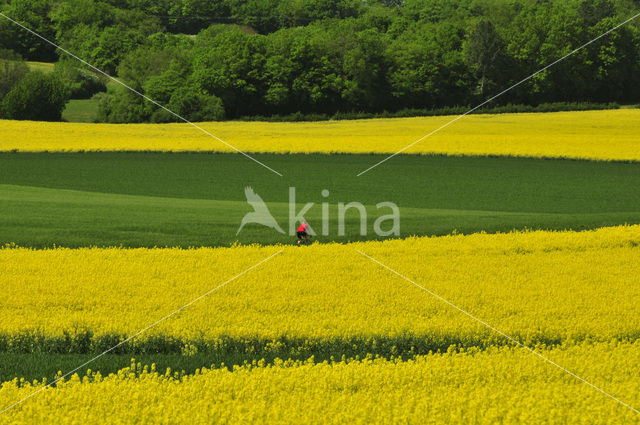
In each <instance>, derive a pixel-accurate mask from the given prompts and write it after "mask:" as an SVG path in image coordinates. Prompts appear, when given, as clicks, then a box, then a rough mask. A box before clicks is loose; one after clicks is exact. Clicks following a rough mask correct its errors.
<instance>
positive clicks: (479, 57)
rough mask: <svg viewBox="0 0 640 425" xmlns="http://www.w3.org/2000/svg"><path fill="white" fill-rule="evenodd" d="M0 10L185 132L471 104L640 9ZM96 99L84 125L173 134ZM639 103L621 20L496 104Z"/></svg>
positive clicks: (109, 98)
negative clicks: (92, 122)
mask: <svg viewBox="0 0 640 425" xmlns="http://www.w3.org/2000/svg"><path fill="white" fill-rule="evenodd" d="M1 7H2V10H3V12H4V13H6V14H7V15H9V16H11V17H12V18H14V19H16V20H19V21H21V22H24V24H25V25H28V26H29V27H31V28H33V29H34V30H35V31H38V32H39V33H41V34H43V35H44V36H47V37H50V38H51V39H54V40H56V42H58V43H59V44H60V45H61V46H63V47H65V48H67V49H68V50H70V51H72V52H74V53H76V54H77V55H78V56H80V57H82V58H84V59H86V60H87V61H88V62H90V63H92V64H94V65H95V66H97V67H98V68H100V69H103V70H104V71H106V72H108V73H111V74H117V76H118V77H119V78H121V79H122V80H123V81H124V82H126V83H127V84H129V85H131V86H132V87H133V88H134V89H136V90H138V91H140V92H141V93H144V94H145V95H147V96H149V97H151V98H153V99H155V100H156V101H158V102H159V103H161V104H163V105H166V106H167V107H168V108H169V109H171V110H173V111H175V112H176V113H178V114H180V115H182V116H184V117H185V118H187V119H189V120H216V119H235V118H240V117H255V116H261V117H269V116H271V115H287V114H303V115H304V114H323V115H328V116H332V115H336V114H338V115H339V114H343V115H344V114H349V113H364V114H383V113H393V112H395V111H401V110H406V109H414V110H424V111H428V110H434V109H438V108H455V107H461V106H464V105H473V104H477V103H479V102H481V101H483V100H485V99H487V98H489V97H491V96H492V95H495V94H496V93H498V92H500V91H501V90H503V89H504V88H506V87H509V86H510V85H512V84H514V83H516V82H518V81H520V80H521V79H522V78H524V77H526V76H528V75H530V74H531V73H533V72H534V71H537V70H538V69H540V68H542V67H543V66H545V65H547V64H549V63H551V62H553V61H555V60H556V59H558V58H560V57H562V56H564V55H566V54H567V53H569V52H571V51H572V50H573V49H575V48H577V47H579V46H581V45H582V44H584V43H586V42H587V41H589V40H591V39H593V38H595V37H596V36H598V35H600V34H602V33H604V32H605V31H607V30H608V29H610V28H611V27H613V26H615V25H616V24H618V23H619V22H620V21H621V20H623V19H626V18H628V17H629V16H631V15H633V14H634V13H637V11H638V10H640V2H639V1H638V0H555V1H553V0H378V1H362V0H357V1H356V0H248V1H240V0H220V1H212V0H178V1H174V0H172V1H169V0H161V1H151V0H109V1H96V0H63V1H53V0H30V1H27V0H10V1H5V2H4V5H3V6H1ZM639 21H640V20H639ZM0 48H4V49H9V50H12V51H13V52H16V53H17V54H19V55H21V56H23V57H24V58H26V59H30V60H49V61H53V60H56V59H57V52H56V51H55V50H54V49H52V48H51V47H50V46H49V45H46V43H44V42H42V41H41V40H39V39H37V38H35V37H33V36H31V35H29V34H28V33H25V32H24V31H23V30H21V29H19V28H18V27H17V26H14V25H13V24H10V23H8V22H6V21H2V20H0ZM62 63H69V59H68V58H67V57H65V56H64V55H63V54H61V56H60V61H59V62H58V65H56V67H59V68H60V70H61V71H60V72H58V76H59V77H60V78H61V79H62V80H63V81H67V83H65V84H66V86H67V89H66V93H70V92H71V91H72V88H70V86H73V87H76V90H79V89H78V88H77V87H78V86H80V85H83V86H84V87H85V95H90V94H93V93H94V92H95V91H100V90H104V85H102V86H101V85H100V84H99V83H95V79H93V80H92V79H90V78H89V77H88V76H87V75H88V74H87V71H86V70H82V69H80V71H79V73H76V74H74V75H72V71H71V69H72V68H74V67H76V68H78V63H77V62H74V63H73V64H72V65H71V64H67V65H64V66H62V65H60V64H62ZM63 68H64V69H66V71H65V72H62V71H63ZM0 72H2V71H0ZM68 81H73V83H70V82H68ZM92 81H93V82H92ZM74 85H75V86H74ZM76 94H77V93H76ZM71 96H73V94H71ZM98 96H99V97H100V114H99V120H100V121H104V122H148V121H151V122H168V121H175V120H176V118H175V117H174V116H172V115H171V114H170V113H168V112H166V111H164V110H162V109H159V108H157V107H154V106H153V105H152V104H150V103H149V102H146V101H144V100H143V99H142V98H141V97H139V96H137V95H135V94H134V93H131V92H130V91H128V90H125V89H122V88H117V87H109V89H108V90H106V92H103V93H100V94H98ZM639 99H640V26H639V23H638V22H633V23H631V24H629V25H626V26H624V27H621V28H619V29H617V30H616V31H614V32H612V33H610V34H609V35H607V36H606V37H605V38H603V39H601V40H599V41H597V42H595V43H593V44H590V45H589V46H587V47H586V48H584V49H582V50H580V51H579V52H577V53H576V54H574V55H572V56H570V57H568V58H567V59H566V60H564V61H562V62H560V63H558V64H557V65H555V66H554V67H552V68H550V69H548V70H546V71H544V72H541V73H539V74H537V75H535V76H534V77H533V78H531V79H530V80H528V81H526V82H525V83H523V84H522V85H520V86H519V87H518V88H516V89H514V90H513V91H511V92H509V93H508V94H506V95H505V96H502V97H500V98H499V99H498V100H497V102H496V105H497V106H501V105H502V106H504V105H506V104H518V105H539V104H544V103H551V102H595V103H607V102H619V103H638V100H639Z"/></svg>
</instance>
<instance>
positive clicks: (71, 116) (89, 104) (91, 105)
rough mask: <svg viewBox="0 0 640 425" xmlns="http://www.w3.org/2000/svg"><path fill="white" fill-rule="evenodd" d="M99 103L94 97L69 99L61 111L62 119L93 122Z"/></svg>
mask: <svg viewBox="0 0 640 425" xmlns="http://www.w3.org/2000/svg"><path fill="white" fill-rule="evenodd" d="M99 103H100V102H99V101H98V99H96V98H91V99H71V100H69V101H68V102H67V105H66V106H65V108H64V111H62V119H63V120H65V121H68V122H89V123H91V122H94V120H95V119H96V117H97V116H98V104H99Z"/></svg>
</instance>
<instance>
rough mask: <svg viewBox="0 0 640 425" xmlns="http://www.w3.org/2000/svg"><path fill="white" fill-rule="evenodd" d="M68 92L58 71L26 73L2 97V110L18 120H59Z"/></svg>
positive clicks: (4, 113)
mask: <svg viewBox="0 0 640 425" xmlns="http://www.w3.org/2000/svg"><path fill="white" fill-rule="evenodd" d="M67 100H68V96H67V92H66V90H65V87H64V84H63V83H62V82H61V81H60V79H59V78H58V77H57V76H55V75H47V74H44V73H43V72H41V71H32V72H29V73H27V74H26V75H25V76H24V77H23V78H22V79H21V80H20V81H19V82H18V83H17V84H16V85H15V86H14V87H13V88H12V89H11V91H9V93H7V95H6V96H5V97H4V99H3V100H2V104H1V105H0V114H1V115H2V117H4V118H9V119H15V120H34V121H36V120H37V121H60V120H61V119H62V111H63V109H64V106H65V104H66V103H67Z"/></svg>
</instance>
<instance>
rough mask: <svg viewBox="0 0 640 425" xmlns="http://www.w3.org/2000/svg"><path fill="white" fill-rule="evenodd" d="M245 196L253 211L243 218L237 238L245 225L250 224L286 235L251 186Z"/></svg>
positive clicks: (245, 189)
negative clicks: (256, 224)
mask: <svg viewBox="0 0 640 425" xmlns="http://www.w3.org/2000/svg"><path fill="white" fill-rule="evenodd" d="M244 194H245V196H246V197H247V202H248V203H249V205H251V206H252V207H253V211H252V212H249V213H246V214H245V216H244V217H242V223H240V227H239V228H238V231H237V232H236V236H238V233H240V230H242V228H243V227H244V225H245V224H248V223H258V224H262V225H263V226H267V227H271V228H272V229H275V230H277V231H278V232H280V233H284V230H282V228H280V225H279V224H278V222H277V221H276V219H275V218H273V216H272V215H271V212H269V208H267V205H266V204H265V203H264V201H263V200H262V198H261V197H260V195H258V194H257V193H255V192H254V191H253V189H252V188H251V187H250V186H247V187H245V188H244Z"/></svg>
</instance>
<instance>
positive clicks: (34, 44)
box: [0, 0, 56, 62]
mask: <svg viewBox="0 0 640 425" xmlns="http://www.w3.org/2000/svg"><path fill="white" fill-rule="evenodd" d="M52 5H53V0H11V1H9V3H8V5H7V6H6V7H2V8H1V10H2V12H3V13H4V14H5V15H7V16H8V17H10V18H11V19H13V20H15V21H17V22H19V23H20V24H22V25H24V26H26V27H27V28H29V29H31V30H33V31H35V32H37V33H38V34H40V35H42V36H43V37H45V38H47V39H49V40H53V39H54V30H53V27H52V24H51V20H50V19H49V12H50V10H51V7H52ZM0 48H4V49H10V50H14V51H15V52H17V53H19V54H20V55H22V57H24V58H25V59H27V60H36V61H43V62H51V61H54V60H55V58H56V53H55V47H53V46H52V45H50V44H48V43H47V42H46V41H44V40H42V39H40V38H38V37H36V36H35V35H33V34H31V33H29V32H27V31H25V30H24V29H22V28H20V27H19V26H17V25H16V24H14V23H12V22H10V21H8V20H6V19H5V18H4V17H0Z"/></svg>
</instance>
